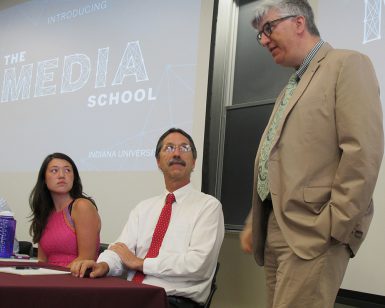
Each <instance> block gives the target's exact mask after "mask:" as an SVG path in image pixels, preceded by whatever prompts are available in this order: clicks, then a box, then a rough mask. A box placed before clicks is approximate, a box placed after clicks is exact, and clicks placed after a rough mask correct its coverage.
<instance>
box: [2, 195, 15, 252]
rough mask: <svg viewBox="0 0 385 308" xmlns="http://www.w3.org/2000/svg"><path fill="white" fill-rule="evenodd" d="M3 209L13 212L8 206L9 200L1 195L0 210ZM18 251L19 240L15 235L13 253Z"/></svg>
mask: <svg viewBox="0 0 385 308" xmlns="http://www.w3.org/2000/svg"><path fill="white" fill-rule="evenodd" d="M2 211H10V212H12V210H11V208H10V207H9V206H8V203H7V200H5V199H4V198H2V197H0V212H2ZM18 252H19V241H18V240H17V238H16V235H15V240H14V241H13V253H18Z"/></svg>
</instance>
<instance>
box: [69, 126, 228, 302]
mask: <svg viewBox="0 0 385 308" xmlns="http://www.w3.org/2000/svg"><path fill="white" fill-rule="evenodd" d="M155 156H156V160H157V163H158V167H159V169H160V170H161V171H162V172H163V176H164V182H165V185H166V190H165V191H164V192H163V193H162V194H161V195H160V196H157V197H153V198H150V199H147V200H145V201H142V202H141V203H139V204H138V205H137V206H136V207H135V208H134V209H133V210H132V211H131V213H130V216H129V218H128V222H127V223H126V225H125V227H124V229H123V231H122V233H121V234H120V236H119V238H118V240H117V241H116V242H115V243H113V244H111V245H110V246H109V248H108V250H106V251H104V252H103V253H102V254H101V255H100V256H99V258H98V260H97V262H94V261H92V260H86V261H79V262H77V263H76V264H74V265H73V266H72V268H71V272H72V273H73V274H74V275H75V276H78V277H83V276H84V273H85V271H86V269H87V268H92V272H91V274H90V277H91V278H96V277H101V276H105V275H110V276H120V275H121V274H122V272H123V270H125V269H126V270H128V277H127V279H128V280H133V281H135V282H138V283H140V282H143V283H146V284H151V285H154V286H159V287H162V288H164V289H165V290H166V293H167V295H168V299H169V303H170V307H181V308H182V307H183V308H190V307H191V308H194V307H200V304H202V303H204V302H205V301H206V299H207V297H208V295H209V292H210V286H211V281H212V279H213V275H214V271H215V268H216V264H217V259H218V254H219V250H220V247H221V244H222V241H223V236H224V222H223V213H222V206H221V204H220V202H219V201H218V200H217V199H215V198H214V197H212V196H209V195H206V194H204V193H202V192H200V191H197V190H195V189H193V187H192V185H191V184H190V175H191V172H192V171H193V169H194V166H195V160H196V158H197V151H196V148H195V145H194V141H193V140H192V138H191V137H190V135H188V134H187V133H186V132H185V131H183V130H181V129H177V128H171V129H169V130H168V131H166V132H165V133H164V134H163V135H162V136H161V137H160V138H159V141H158V143H157V146H156V152H155ZM165 200H166V201H165ZM165 203H166V204H165ZM166 217H168V218H166ZM160 234H162V235H160ZM163 236H164V238H163Z"/></svg>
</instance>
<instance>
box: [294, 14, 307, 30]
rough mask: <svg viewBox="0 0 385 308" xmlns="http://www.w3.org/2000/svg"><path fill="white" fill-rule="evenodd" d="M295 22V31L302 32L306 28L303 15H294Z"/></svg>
mask: <svg viewBox="0 0 385 308" xmlns="http://www.w3.org/2000/svg"><path fill="white" fill-rule="evenodd" d="M295 18H296V19H295V24H296V26H297V33H303V32H304V31H305V29H306V19H305V17H304V16H301V15H300V16H297V17H295Z"/></svg>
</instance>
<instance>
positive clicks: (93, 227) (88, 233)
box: [68, 198, 101, 267]
mask: <svg viewBox="0 0 385 308" xmlns="http://www.w3.org/2000/svg"><path fill="white" fill-rule="evenodd" d="M71 217H72V219H73V221H74V225H75V231H76V238H77V244H78V256H77V258H76V259H75V260H74V261H79V260H87V259H90V260H96V258H97V257H98V249H97V247H98V246H99V233H100V228H101V221H100V217H99V214H98V211H97V209H96V207H95V206H94V205H93V204H92V203H91V201H89V200H87V199H85V198H79V199H77V200H76V201H75V202H74V204H73V206H72V212H71ZM74 261H72V262H71V264H72V263H73V262H74ZM71 264H69V265H68V267H71Z"/></svg>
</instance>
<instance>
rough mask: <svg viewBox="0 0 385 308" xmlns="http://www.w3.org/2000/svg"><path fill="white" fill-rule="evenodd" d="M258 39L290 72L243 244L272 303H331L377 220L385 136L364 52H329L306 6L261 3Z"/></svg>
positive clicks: (276, 0) (295, 306) (265, 141)
mask: <svg viewBox="0 0 385 308" xmlns="http://www.w3.org/2000/svg"><path fill="white" fill-rule="evenodd" d="M252 25H253V27H254V28H255V29H256V30H257V33H258V34H257V39H258V41H259V43H260V44H261V45H262V46H263V47H266V48H267V49H268V50H269V52H270V53H271V56H272V57H273V59H274V61H275V62H276V63H277V64H279V65H282V66H287V67H292V68H293V69H294V72H293V73H294V74H293V75H292V77H291V78H290V80H289V83H288V85H287V87H286V88H285V89H284V90H283V91H282V93H281V94H280V95H279V96H278V98H277V101H276V104H275V107H274V110H273V112H272V116H271V118H270V120H269V123H268V125H267V128H266V130H265V132H264V135H263V136H262V139H261V143H260V146H259V149H258V152H257V156H256V161H255V177H254V178H255V181H254V189H253V191H254V196H253V206H252V211H251V213H250V216H249V218H248V221H247V223H246V226H245V228H244V230H243V232H242V233H241V246H242V248H243V249H244V250H245V251H247V252H251V251H253V253H254V255H255V259H256V261H257V263H258V264H259V265H261V266H262V265H264V267H265V274H266V284H267V292H268V294H267V298H268V305H267V307H279V308H284V307H286V308H303V307H311V308H318V307H319V308H328V307H333V305H334V301H335V297H336V295H337V291H338V289H339V287H340V285H341V283H342V279H343V276H344V274H345V270H346V267H347V264H348V261H349V258H350V257H353V256H354V255H355V254H356V252H357V250H358V248H359V247H360V245H361V243H362V241H363V240H364V238H365V236H366V234H367V231H368V228H369V224H370V221H371V219H372V215H373V203H372V195H373V190H374V187H375V184H376V180H377V176H378V172H379V168H380V164H381V160H382V155H383V150H384V136H383V127H382V111H381V103H380V98H379V86H378V83H377V79H376V76H375V72H374V69H373V66H372V64H371V62H370V60H369V59H368V57H367V56H365V55H362V54H360V53H358V52H355V51H349V50H338V49H333V48H332V47H331V46H330V45H329V44H328V43H326V42H324V41H323V40H322V39H321V38H320V35H319V32H318V29H317V27H316V25H315V24H314V16H313V12H312V9H311V7H310V5H309V4H308V2H307V1H306V0H261V1H258V2H257V9H256V15H255V19H254V20H253V22H252Z"/></svg>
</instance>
